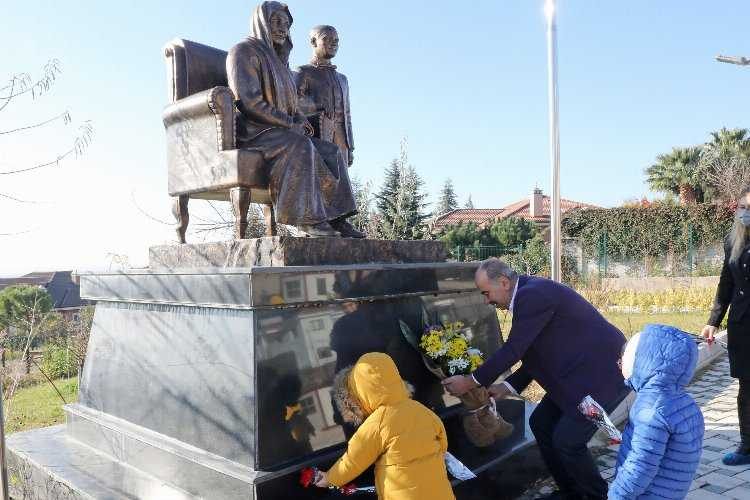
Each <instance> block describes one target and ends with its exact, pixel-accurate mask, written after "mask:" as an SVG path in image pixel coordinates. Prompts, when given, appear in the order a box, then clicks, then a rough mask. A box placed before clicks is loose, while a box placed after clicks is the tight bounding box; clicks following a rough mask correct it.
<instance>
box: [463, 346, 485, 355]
mask: <svg viewBox="0 0 750 500" xmlns="http://www.w3.org/2000/svg"><path fill="white" fill-rule="evenodd" d="M466 354H468V355H469V356H481V355H482V351H480V350H479V349H476V348H474V347H469V348H468V349H466Z"/></svg>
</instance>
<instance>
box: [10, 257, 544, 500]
mask: <svg viewBox="0 0 750 500" xmlns="http://www.w3.org/2000/svg"><path fill="white" fill-rule="evenodd" d="M474 270H475V265H472V264H457V263H437V264H399V265H388V264H372V265H350V266H315V267H312V266H311V267H285V268H234V269H231V268H230V269H222V270H218V269H216V270H185V271H179V272H174V271H166V270H164V271H155V270H147V271H135V272H129V273H111V274H89V275H85V274H84V275H82V276H81V287H82V295H83V296H85V297H87V298H96V299H97V300H98V304H97V309H96V314H95V317H94V322H93V327H92V332H91V340H90V343H89V351H88V357H87V361H86V365H85V367H84V371H83V375H82V382H81V388H80V399H79V402H78V403H76V404H71V405H68V406H66V408H65V410H66V415H67V427H66V431H65V438H64V439H62V438H60V439H58V438H55V439H57V441H55V443H57V444H58V445H59V446H60V447H61V448H60V450H59V453H56V454H51V455H49V454H48V453H47V451H44V450H46V449H47V448H45V446H46V445H45V444H44V443H43V442H42V441H44V440H45V439H49V438H50V436H46V435H42V434H37V433H36V431H32V432H31V433H28V434H26V435H24V436H23V437H21V436H13V437H12V438H11V439H10V440H9V450H10V452H11V455H12V456H13V457H14V458H13V460H14V462H13V463H15V464H16V469H17V470H16V472H18V473H20V472H22V471H23V470H27V469H28V467H30V466H31V465H30V464H33V463H46V464H49V465H50V466H53V465H54V466H55V470H59V471H63V472H64V473H65V474H68V475H66V476H64V477H65V481H68V484H73V483H75V484H78V483H76V481H79V479H80V478H81V477H82V474H83V472H82V469H81V467H83V464H86V463H88V462H89V461H92V460H95V457H96V456H98V455H102V456H103V457H106V460H109V461H111V462H112V463H117V464H120V465H119V466H120V467H126V468H132V469H133V470H135V471H147V472H148V475H147V477H149V478H151V480H152V481H154V482H155V483H154V484H155V485H156V486H158V485H159V484H164V485H166V486H168V487H169V488H175V489H176V490H178V491H181V492H184V493H185V495H192V496H195V497H204V498H217V499H222V498H259V499H265V498H279V496H278V494H279V492H285V496H286V497H289V498H299V499H303V498H316V495H314V494H313V493H312V490H303V489H301V488H300V489H299V491H297V486H296V484H297V483H296V480H295V479H294V478H295V476H296V474H297V473H298V472H299V469H300V468H301V467H304V466H307V465H310V464H316V465H320V466H325V465H326V464H330V463H332V462H333V461H334V460H335V459H336V458H337V457H338V455H339V454H340V453H341V451H342V450H343V449H344V447H345V444H346V440H347V437H348V436H350V435H351V434H352V433H353V429H352V428H350V427H347V426H345V425H342V421H341V418H340V416H339V415H338V413H337V411H336V409H335V407H334V405H333V404H332V399H331V387H332V384H333V378H334V376H335V374H336V372H337V371H339V370H340V369H342V368H344V367H346V366H348V365H351V364H353V363H354V362H355V361H356V360H357V359H358V358H359V357H360V356H361V355H362V354H364V353H367V352H372V351H378V352H385V353H388V354H389V355H390V356H391V357H393V359H394V360H395V361H396V363H397V366H398V367H399V370H400V372H401V375H402V377H403V378H404V379H406V380H407V381H409V382H410V383H411V384H412V385H413V386H414V387H415V398H416V399H418V400H419V401H421V402H423V403H424V404H426V405H427V406H428V407H430V408H432V409H433V410H435V411H436V412H437V413H438V414H439V415H440V416H441V417H442V418H443V420H444V422H445V426H446V430H447V432H448V440H449V447H450V450H451V452H452V453H453V454H454V455H456V456H457V457H458V458H459V459H460V460H462V461H463V462H464V463H466V464H467V465H469V466H470V467H471V468H473V469H475V470H481V469H483V468H485V467H487V466H488V465H490V464H492V463H494V462H496V461H497V460H499V459H501V458H503V457H504V456H506V455H508V454H509V453H511V452H513V450H516V449H518V448H519V447H522V446H525V444H526V443H528V442H529V440H530V433H529V432H528V429H527V428H526V426H525V425H524V424H525V420H526V409H525V406H524V404H523V403H521V402H519V401H506V402H503V403H502V404H501V405H500V410H501V412H502V413H503V415H504V416H505V418H506V419H508V420H509V421H511V422H513V423H514V424H515V426H516V430H515V431H514V434H513V435H512V436H511V437H510V438H508V439H506V440H502V441H498V442H496V443H495V444H494V445H493V446H490V447H487V448H482V449H480V448H476V447H474V446H472V445H471V444H470V443H469V441H468V440H467V438H466V437H465V435H464V430H463V427H462V425H461V417H462V414H463V412H464V409H463V407H462V406H461V405H460V404H459V402H458V400H457V399H455V398H452V397H449V396H447V395H446V394H445V393H444V392H443V389H442V386H441V385H440V381H439V380H438V379H437V378H435V377H434V376H433V375H432V374H431V373H430V372H429V371H428V370H427V369H426V368H425V366H424V364H423V361H422V359H421V357H420V355H419V354H418V353H417V352H416V351H415V350H414V349H413V348H412V347H411V346H410V345H409V344H408V343H407V342H406V340H405V339H404V338H403V335H402V333H401V329H400V327H399V320H401V321H404V322H406V323H407V324H408V325H409V326H410V327H411V328H412V329H413V330H416V331H418V330H419V329H420V328H421V326H422V325H421V322H422V312H423V310H426V311H427V313H428V315H429V316H430V317H431V318H432V319H431V320H434V321H441V322H448V321H451V322H453V321H461V322H463V323H464V325H465V329H466V332H467V333H468V334H469V335H470V337H471V342H472V344H473V345H475V346H476V347H478V348H480V349H481V350H482V351H484V352H486V353H491V352H493V351H494V350H495V349H497V348H498V347H499V346H500V345H501V342H502V340H501V336H500V332H499V329H498V321H497V316H496V312H495V309H494V308H492V307H489V306H486V305H484V304H483V298H482V297H481V295H480V294H479V293H477V292H476V290H475V289H474V286H473V282H472V277H473V273H474ZM40 439H41V440H42V441H39V440H40ZM60 443H62V444H60ZM81 450H83V451H81ZM86 450H88V451H86ZM73 451H75V453H73ZM81 453H83V455H80V454H81ZM86 453H88V455H87V454H86ZM76 454H78V455H76ZM92 454H93V455H92ZM75 456H77V457H79V458H78V459H74V458H72V457H75ZM47 459H49V460H47ZM39 460H42V461H41V462H40V461H39ZM44 460H47V461H44ZM58 462H59V463H58ZM24 467H25V468H26V469H24ZM113 467H114V466H113ZM37 469H38V470H37V473H36V475H35V476H34V477H36V478H38V481H46V480H47V479H44V478H45V476H44V473H43V469H41V468H37ZM56 477H63V476H61V475H58V476H56ZM139 477H140V476H139ZM30 481H32V482H34V481H35V480H32V479H30ZM38 481H36V482H35V484H37V483H38ZM367 482H368V478H367V476H366V475H365V477H364V478H362V479H361V480H360V483H361V484H367ZM136 483H137V481H136ZM136 483H134V484H136ZM154 484H150V485H147V486H144V488H146V487H147V488H152V487H156V486H154ZM370 484H371V483H370ZM86 485H87V483H86V482H85V481H84V482H82V483H81V487H82V488H84V487H85V488H88V486H86ZM292 485H293V486H292ZM108 487H109V486H108ZM75 488H78V486H76V487H75ZM75 488H74V489H75ZM292 490H293V491H292ZM128 494H129V493H128ZM140 495H141V494H140V493H137V494H135V495H134V496H135V497H140ZM290 495H291V496H290ZM125 496H126V497H127V495H125ZM70 498H77V497H75V496H72V497H70ZM175 498H179V497H175Z"/></svg>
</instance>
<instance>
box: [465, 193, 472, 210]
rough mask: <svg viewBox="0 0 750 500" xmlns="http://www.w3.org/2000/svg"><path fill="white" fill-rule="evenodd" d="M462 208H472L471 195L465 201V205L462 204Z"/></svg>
mask: <svg viewBox="0 0 750 500" xmlns="http://www.w3.org/2000/svg"><path fill="white" fill-rule="evenodd" d="M464 208H474V202H473V201H471V195H469V198H468V199H467V200H466V203H464Z"/></svg>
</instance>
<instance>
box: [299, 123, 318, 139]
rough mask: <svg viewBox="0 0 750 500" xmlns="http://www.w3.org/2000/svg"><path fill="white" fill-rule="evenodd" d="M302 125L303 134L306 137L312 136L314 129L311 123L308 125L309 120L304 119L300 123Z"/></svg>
mask: <svg viewBox="0 0 750 500" xmlns="http://www.w3.org/2000/svg"><path fill="white" fill-rule="evenodd" d="M302 127H303V129H304V134H305V135H306V136H307V137H312V136H313V135H315V129H314V128H313V126H312V125H310V122H309V121H307V120H305V123H303V124H302Z"/></svg>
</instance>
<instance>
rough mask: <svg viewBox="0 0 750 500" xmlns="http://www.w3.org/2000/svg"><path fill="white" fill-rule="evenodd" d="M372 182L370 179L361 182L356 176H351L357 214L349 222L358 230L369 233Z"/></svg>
mask: <svg viewBox="0 0 750 500" xmlns="http://www.w3.org/2000/svg"><path fill="white" fill-rule="evenodd" d="M371 191H372V183H371V182H370V181H366V182H362V181H360V180H359V179H358V178H356V177H353V178H352V192H353V194H354V202H355V203H356V205H357V215H355V216H354V217H352V218H351V224H352V225H353V226H354V227H355V228H357V229H358V230H359V231H362V232H364V233H365V234H369V232H368V229H370V222H371V218H370V215H371V212H372V210H371V205H372V196H371Z"/></svg>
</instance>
